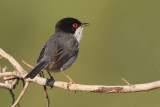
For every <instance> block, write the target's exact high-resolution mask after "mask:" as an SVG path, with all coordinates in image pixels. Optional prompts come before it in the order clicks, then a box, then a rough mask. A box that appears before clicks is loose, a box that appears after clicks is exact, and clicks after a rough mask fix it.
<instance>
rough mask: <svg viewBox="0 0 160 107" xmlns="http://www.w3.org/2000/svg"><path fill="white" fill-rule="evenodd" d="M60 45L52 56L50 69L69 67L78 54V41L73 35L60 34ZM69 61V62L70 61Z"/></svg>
mask: <svg viewBox="0 0 160 107" xmlns="http://www.w3.org/2000/svg"><path fill="white" fill-rule="evenodd" d="M58 41H59V46H58V47H57V50H56V52H55V54H54V56H53V57H52V63H51V64H50V66H49V67H48V69H60V68H61V67H63V68H64V69H67V68H68V67H69V66H71V65H72V64H73V62H74V61H75V59H76V58H77V54H78V50H79V48H78V46H79V43H78V41H77V40H76V39H75V38H74V37H72V36H70V35H69V36H62V37H60V36H59V39H58ZM68 61H69V62H68ZM63 68H62V69H63Z"/></svg>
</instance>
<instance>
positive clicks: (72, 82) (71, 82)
mask: <svg viewBox="0 0 160 107" xmlns="http://www.w3.org/2000/svg"><path fill="white" fill-rule="evenodd" d="M60 71H61V72H62V73H63V74H64V75H65V76H66V77H67V78H68V79H69V81H70V84H75V83H74V81H73V80H72V78H71V77H70V76H69V75H67V74H66V73H65V72H64V71H63V69H60Z"/></svg>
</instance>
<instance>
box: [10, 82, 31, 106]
mask: <svg viewBox="0 0 160 107" xmlns="http://www.w3.org/2000/svg"><path fill="white" fill-rule="evenodd" d="M29 83H30V82H26V84H25V86H24V88H23V90H22V92H21V94H20V95H19V97H18V99H17V100H16V102H15V103H14V104H13V105H12V107H15V106H16V105H18V104H19V102H20V100H21V99H22V97H23V95H24V93H25V92H26V90H27V88H28V86H29Z"/></svg>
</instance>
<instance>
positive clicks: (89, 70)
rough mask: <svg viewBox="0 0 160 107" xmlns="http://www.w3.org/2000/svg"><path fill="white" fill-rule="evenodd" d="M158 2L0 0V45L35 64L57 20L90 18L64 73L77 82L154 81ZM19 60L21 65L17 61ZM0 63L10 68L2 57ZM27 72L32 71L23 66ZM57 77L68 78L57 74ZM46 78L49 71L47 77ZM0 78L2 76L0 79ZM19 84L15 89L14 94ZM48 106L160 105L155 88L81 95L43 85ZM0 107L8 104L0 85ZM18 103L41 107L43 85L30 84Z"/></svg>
mask: <svg viewBox="0 0 160 107" xmlns="http://www.w3.org/2000/svg"><path fill="white" fill-rule="evenodd" d="M159 4H160V1H158V0H152V1H151V0H79V1H78V0H27V1H25V0H1V1H0V48H2V49H4V50H5V51H6V52H8V53H9V54H11V55H12V56H13V57H14V58H16V59H17V60H18V61H19V62H20V63H21V60H25V61H26V62H28V63H30V64H31V65H33V66H35V65H36V59H37V57H38V55H39V53H40V51H41V49H42V47H43V46H44V44H45V42H46V41H47V40H48V39H49V37H50V36H51V35H52V34H53V33H54V27H55V24H56V22H57V21H58V20H60V19H61V18H64V17H74V18H77V19H79V20H80V21H82V22H89V23H90V26H88V27H86V28H85V30H84V33H83V35H84V36H83V38H82V40H81V44H80V52H79V56H78V59H77V60H76V62H75V63H74V64H73V65H72V67H71V68H70V69H68V70H67V71H66V72H67V73H68V74H69V75H70V76H71V77H72V79H73V80H74V81H75V82H76V83H81V84H100V85H102V84H103V85H126V84H125V83H124V82H123V81H122V80H121V78H122V77H124V78H125V79H127V80H128V81H129V82H130V83H131V84H138V83H146V82H152V81H156V80H159V77H160V42H159V41H160V12H159V11H160V6H159ZM21 64H22V63H21ZM0 65H1V66H5V65H7V67H8V71H11V70H13V69H14V68H13V67H12V66H11V65H10V64H9V63H8V62H7V61H6V60H4V59H2V60H0ZM22 65H23V67H24V68H25V69H26V70H27V71H28V72H29V71H30V70H31V69H29V68H27V67H26V66H25V65H24V64H22ZM52 75H53V76H54V78H55V79H56V80H60V81H68V80H67V79H66V78H65V77H64V75H63V74H62V73H54V74H52ZM47 76H48V75H47ZM0 81H2V79H1V80H0ZM21 90H22V83H20V84H19V85H18V87H17V88H16V89H15V90H14V92H15V94H16V98H17V96H18V95H19V93H20V91H21ZM48 93H49V96H50V100H51V107H64V106H65V107H97V106H100V107H159V105H160V101H159V98H160V91H159V90H158V89H157V90H153V91H149V92H137V93H123V94H122V93H116V94H100V93H84V92H77V93H76V94H75V93H74V92H72V91H67V90H62V89H57V88H53V89H52V90H50V88H48ZM0 101H1V104H0V106H1V107H9V106H10V105H11V102H12V99H11V96H10V94H9V92H8V90H5V89H0ZM20 104H21V105H22V107H46V99H45V96H44V92H43V88H42V87H41V86H39V85H37V84H35V83H32V84H31V85H30V87H29V88H28V90H27V92H26V94H25V95H24V97H23V99H22V101H21V102H20Z"/></svg>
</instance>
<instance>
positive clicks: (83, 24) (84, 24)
mask: <svg viewBox="0 0 160 107" xmlns="http://www.w3.org/2000/svg"><path fill="white" fill-rule="evenodd" d="M88 25H89V23H82V24H81V26H82V27H85V26H88Z"/></svg>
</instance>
